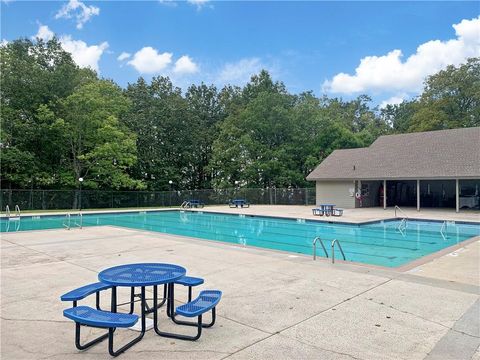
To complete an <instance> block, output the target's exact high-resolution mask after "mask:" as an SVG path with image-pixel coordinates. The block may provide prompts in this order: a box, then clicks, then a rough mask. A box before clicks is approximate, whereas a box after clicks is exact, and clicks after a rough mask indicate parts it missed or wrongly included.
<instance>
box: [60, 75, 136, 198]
mask: <svg viewBox="0 0 480 360" xmlns="http://www.w3.org/2000/svg"><path fill="white" fill-rule="evenodd" d="M129 106H130V102H129V100H128V99H127V98H126V97H125V96H124V95H123V93H122V90H121V89H120V88H119V87H118V86H117V85H115V84H113V83H112V82H110V81H104V80H102V81H96V82H93V83H90V84H86V85H83V86H81V87H79V88H78V89H77V90H76V91H75V92H74V93H73V94H72V95H70V96H68V97H67V98H66V99H65V100H63V101H62V102H61V110H60V117H59V118H58V119H57V120H56V123H55V126H56V127H59V128H62V129H63V134H64V139H65V144H66V145H67V146H68V149H69V158H68V162H67V163H66V164H65V165H66V168H65V170H66V171H65V172H64V173H63V174H62V175H63V177H62V179H61V181H62V183H63V184H64V185H66V186H75V185H76V184H77V180H78V179H79V178H84V179H85V182H84V184H85V187H89V188H99V187H100V188H107V189H134V188H143V184H142V182H141V181H140V180H134V179H132V178H131V177H130V176H129V174H128V173H127V170H128V168H130V167H132V166H133V165H134V164H135V162H136V161H137V157H136V148H135V141H136V135H135V134H134V133H132V132H130V131H129V130H128V129H127V128H126V127H125V126H123V125H121V124H120V123H119V121H118V118H119V117H120V116H122V115H123V114H124V113H126V112H127V111H128V108H129Z"/></svg>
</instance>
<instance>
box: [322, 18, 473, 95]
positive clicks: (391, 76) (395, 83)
mask: <svg viewBox="0 0 480 360" xmlns="http://www.w3.org/2000/svg"><path fill="white" fill-rule="evenodd" d="M453 28H454V29H455V34H456V38H455V39H451V40H448V41H440V40H431V41H428V42H426V43H423V44H421V45H420V46H419V47H418V48H417V51H416V53H415V54H413V55H411V56H410V57H408V58H407V59H406V60H405V61H402V56H403V54H402V51H401V50H398V49H396V50H392V51H390V52H389V53H388V54H386V55H382V56H367V57H365V58H363V59H361V60H360V65H358V67H357V68H356V69H355V74H354V75H350V74H346V73H339V74H337V75H335V76H334V77H333V78H332V79H331V80H327V81H325V82H324V84H323V89H324V91H327V92H332V93H343V94H354V93H359V92H365V91H373V92H383V91H392V92H418V91H420V90H421V89H422V84H423V81H424V79H425V77H426V76H429V75H432V74H434V73H436V72H438V71H440V70H441V69H444V68H445V67H446V66H447V65H459V64H461V63H464V62H465V61H466V59H467V58H469V57H477V56H480V16H479V17H477V18H474V19H471V20H466V19H465V20H462V21H461V22H460V23H458V24H454V25H453Z"/></svg>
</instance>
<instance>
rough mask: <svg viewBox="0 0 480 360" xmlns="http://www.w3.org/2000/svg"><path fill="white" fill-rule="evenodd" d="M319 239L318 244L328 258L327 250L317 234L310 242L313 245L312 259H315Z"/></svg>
mask: <svg viewBox="0 0 480 360" xmlns="http://www.w3.org/2000/svg"><path fill="white" fill-rule="evenodd" d="M318 240H320V245H322V248H323V251H324V252H325V256H326V257H327V258H328V252H327V249H326V248H325V245H324V244H323V242H322V239H320V236H317V237H316V238H315V239H314V240H313V243H312V246H313V260H317V241H318Z"/></svg>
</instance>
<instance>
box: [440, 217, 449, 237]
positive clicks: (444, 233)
mask: <svg viewBox="0 0 480 360" xmlns="http://www.w3.org/2000/svg"><path fill="white" fill-rule="evenodd" d="M447 225H448V224H447V221H446V220H445V221H444V222H443V224H442V227H441V228H440V235H442V237H443V240H447V237H448V233H447V232H448V229H447Z"/></svg>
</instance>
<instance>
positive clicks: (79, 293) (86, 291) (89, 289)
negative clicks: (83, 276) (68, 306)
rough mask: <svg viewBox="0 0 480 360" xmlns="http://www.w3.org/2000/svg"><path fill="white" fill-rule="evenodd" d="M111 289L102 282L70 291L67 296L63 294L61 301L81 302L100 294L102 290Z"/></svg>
mask: <svg viewBox="0 0 480 360" xmlns="http://www.w3.org/2000/svg"><path fill="white" fill-rule="evenodd" d="M111 287H112V286H111V285H108V284H104V283H102V282H96V283H93V284H88V285H85V286H82V287H79V288H78V289H75V290H72V291H69V292H67V293H66V294H63V295H62V296H61V297H60V299H61V300H62V301H79V300H82V299H84V298H86V297H87V296H88V295H91V294H95V293H98V292H100V291H102V290H107V289H110V288H111Z"/></svg>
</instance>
